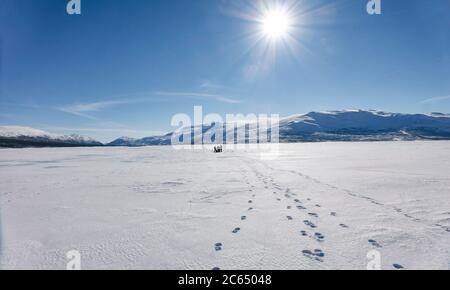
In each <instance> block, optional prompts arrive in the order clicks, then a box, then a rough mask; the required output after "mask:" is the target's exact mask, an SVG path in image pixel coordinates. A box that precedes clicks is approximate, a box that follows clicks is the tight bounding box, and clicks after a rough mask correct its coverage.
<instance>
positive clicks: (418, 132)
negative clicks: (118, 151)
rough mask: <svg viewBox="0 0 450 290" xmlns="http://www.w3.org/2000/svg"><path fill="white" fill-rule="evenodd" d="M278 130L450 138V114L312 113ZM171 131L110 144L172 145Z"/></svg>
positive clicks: (196, 131)
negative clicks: (162, 134) (160, 134)
mask: <svg viewBox="0 0 450 290" xmlns="http://www.w3.org/2000/svg"><path fill="white" fill-rule="evenodd" d="M228 127H230V126H228ZM224 128H225V130H226V128H227V126H226V124H225V126H224ZM231 128H232V126H231ZM210 129H211V126H209V125H208V126H206V125H204V126H202V128H198V127H197V128H196V127H192V128H186V129H185V130H187V131H188V132H189V131H192V135H193V136H194V139H195V140H201V136H202V134H200V133H201V132H203V133H208V132H209V130H210ZM279 131H280V142H321V141H400V140H405V141H406V140H450V115H447V114H442V113H431V114H426V115H425V114H398V113H386V112H381V111H365V110H342V111H328V112H311V113H308V114H300V115H294V116H290V117H287V118H283V119H281V120H280V127H279ZM172 134H173V133H169V134H167V135H164V136H153V137H147V138H143V139H130V138H124V137H123V138H119V139H117V140H115V141H113V142H111V143H109V144H108V145H110V146H146V145H169V144H170V142H171V136H172ZM196 144H198V143H197V142H196Z"/></svg>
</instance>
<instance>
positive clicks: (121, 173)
mask: <svg viewBox="0 0 450 290" xmlns="http://www.w3.org/2000/svg"><path fill="white" fill-rule="evenodd" d="M280 150H281V152H280V156H279V158H277V159H274V160H270V161H269V160H261V159H260V158H259V157H260V154H259V152H255V151H250V150H247V151H243V150H237V151H234V150H231V151H229V150H228V151H226V152H224V153H223V154H213V153H212V152H211V151H210V150H195V151H187V150H180V151H176V150H173V149H172V148H171V147H142V148H106V147H105V148H52V149H18V150H15V149H4V150H0V168H1V170H0V182H1V187H0V216H1V227H0V230H1V237H0V238H1V239H0V241H1V244H0V245H1V252H0V255H1V256H0V265H1V267H2V268H3V269H65V268H66V263H67V259H66V253H67V252H68V251H70V250H73V249H75V250H78V251H79V252H80V253H81V267H82V268H83V269H207V270H208V269H213V268H215V267H218V268H220V269H366V265H367V263H368V262H369V260H368V259H367V257H366V255H367V253H368V252H369V251H372V250H376V251H379V252H380V254H381V262H382V268H383V269H395V268H398V266H401V267H404V268H405V269H448V267H449V263H450V232H449V228H450V174H449V168H450V154H449V153H450V142H445V141H443V142H409V143H408V142H386V143H313V144H283V145H281V146H280Z"/></svg>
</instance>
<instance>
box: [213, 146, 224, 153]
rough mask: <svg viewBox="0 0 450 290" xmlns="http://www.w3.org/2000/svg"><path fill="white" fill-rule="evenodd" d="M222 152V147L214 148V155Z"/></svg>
mask: <svg viewBox="0 0 450 290" xmlns="http://www.w3.org/2000/svg"><path fill="white" fill-rule="evenodd" d="M222 152H223V147H222V145H219V146H214V153H222Z"/></svg>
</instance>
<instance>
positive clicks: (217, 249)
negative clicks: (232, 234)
mask: <svg viewBox="0 0 450 290" xmlns="http://www.w3.org/2000/svg"><path fill="white" fill-rule="evenodd" d="M222 247H223V245H222V243H216V244H215V245H214V248H215V249H216V251H222Z"/></svg>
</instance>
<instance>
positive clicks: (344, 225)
mask: <svg viewBox="0 0 450 290" xmlns="http://www.w3.org/2000/svg"><path fill="white" fill-rule="evenodd" d="M339 226H340V227H341V228H344V229H348V226H347V225H346V224H340V225H339Z"/></svg>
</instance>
